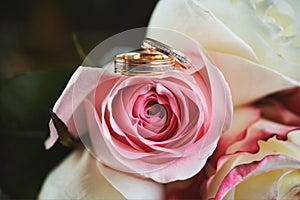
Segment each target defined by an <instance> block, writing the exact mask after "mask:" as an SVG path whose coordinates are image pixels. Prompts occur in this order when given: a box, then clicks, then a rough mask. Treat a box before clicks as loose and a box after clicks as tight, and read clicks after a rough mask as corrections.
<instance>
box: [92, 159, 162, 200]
mask: <svg viewBox="0 0 300 200" xmlns="http://www.w3.org/2000/svg"><path fill="white" fill-rule="evenodd" d="M97 164H98V165H97V166H98V168H99V170H100V171H101V173H102V174H103V176H104V177H105V178H106V179H107V180H109V182H110V183H111V184H112V185H113V186H114V187H115V188H116V189H117V190H118V191H119V192H120V193H121V194H122V195H124V197H126V198H127V199H155V200H156V199H158V200H159V199H164V186H163V185H162V184H159V183H156V182H154V181H152V180H150V179H142V178H137V177H135V176H134V175H133V174H125V173H121V172H118V171H115V170H112V169H110V168H108V167H106V166H104V165H102V164H101V163H97ZM110 199H112V198H110Z"/></svg>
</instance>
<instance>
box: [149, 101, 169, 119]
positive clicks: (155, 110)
mask: <svg viewBox="0 0 300 200" xmlns="http://www.w3.org/2000/svg"><path fill="white" fill-rule="evenodd" d="M146 107H147V111H146V112H147V115H148V116H149V117H155V116H157V117H159V118H163V117H164V116H165V114H166V110H165V108H164V106H163V105H161V104H159V103H157V102H154V101H150V102H149V103H148V104H147V106H146Z"/></svg>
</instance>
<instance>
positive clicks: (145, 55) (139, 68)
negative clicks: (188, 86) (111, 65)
mask: <svg viewBox="0 0 300 200" xmlns="http://www.w3.org/2000/svg"><path fill="white" fill-rule="evenodd" d="M174 66H175V61H174V59H172V58H170V57H169V56H166V55H164V54H161V53H159V52H147V51H139V52H131V53H123V54H119V55H117V56H116V57H115V72H116V73H119V74H121V75H127V76H136V75H139V76H155V75H161V74H163V73H164V72H166V71H168V70H170V69H173V68H174Z"/></svg>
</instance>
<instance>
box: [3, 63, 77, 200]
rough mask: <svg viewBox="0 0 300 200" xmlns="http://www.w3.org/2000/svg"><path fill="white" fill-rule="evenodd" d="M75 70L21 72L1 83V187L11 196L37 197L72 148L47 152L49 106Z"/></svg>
mask: <svg viewBox="0 0 300 200" xmlns="http://www.w3.org/2000/svg"><path fill="white" fill-rule="evenodd" d="M72 71H73V70H71V69H68V68H48V69H43V70H35V71H29V72H26V73H24V74H21V75H19V76H17V77H15V78H13V79H11V80H9V81H7V82H6V83H5V84H3V85H1V86H0V111H1V115H0V126H1V132H0V160H1V161H0V163H1V164H0V177H1V178H0V188H1V189H2V192H3V193H4V194H5V195H7V197H8V198H11V199H15V198H22V199H35V198H36V197H37V194H38V191H39V189H40V187H41V184H42V182H43V180H44V179H45V176H46V175H47V174H48V173H49V171H50V169H52V168H53V167H54V166H56V165H57V164H58V162H60V161H61V160H62V159H63V158H64V157H65V156H66V155H67V154H68V153H69V152H70V150H71V149H69V148H65V147H63V146H62V145H61V144H60V143H57V144H55V146H54V147H53V148H52V149H51V150H49V151H46V150H45V148H44V141H45V139H46V138H47V137H48V135H49V128H48V123H49V120H50V114H49V108H52V107H53V105H54V103H55V101H56V100H57V99H58V97H59V95H60V94H61V92H62V91H63V89H64V87H65V86H66V84H67V82H68V80H69V78H70V76H71V73H72Z"/></svg>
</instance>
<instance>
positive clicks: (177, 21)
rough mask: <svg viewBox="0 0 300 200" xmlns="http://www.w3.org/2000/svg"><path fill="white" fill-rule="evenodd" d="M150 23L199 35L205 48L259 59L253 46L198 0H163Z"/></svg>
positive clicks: (156, 8)
mask: <svg viewBox="0 0 300 200" xmlns="http://www.w3.org/2000/svg"><path fill="white" fill-rule="evenodd" d="M148 26H149V27H158V28H165V29H171V30H174V31H178V32H181V33H184V34H187V35H188V36H190V37H192V38H194V39H196V40H197V41H198V42H199V43H200V44H201V45H202V46H203V48H204V49H206V50H211V51H219V52H224V53H229V54H234V55H240V56H242V57H244V58H247V59H249V60H252V61H255V60H256V56H255V54H254V52H253V50H252V49H251V47H249V46H248V45H247V44H246V43H245V42H244V41H242V40H241V39H240V38H239V37H238V36H237V35H236V34H234V33H233V32H232V31H231V30H230V29H228V28H227V27H226V26H225V25H224V24H223V23H222V22H221V21H220V20H219V19H217V18H216V17H215V16H214V15H213V13H211V12H210V11H209V10H208V9H206V8H205V7H204V6H203V5H201V3H200V2H199V1H193V0H185V1H182V0H161V1H159V2H158V4H157V5H156V7H155V10H154V12H153V13H152V16H151V19H150V23H149V25H148ZM150 31H151V29H150ZM150 36H151V34H150ZM208 36H209V37H208ZM165 37H166V40H167V41H168V40H171V41H172V40H174V41H176V39H174V38H173V39H172V38H169V39H167V37H170V36H169V35H165ZM162 39H164V38H162ZM163 41H164V40H163Z"/></svg>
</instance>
